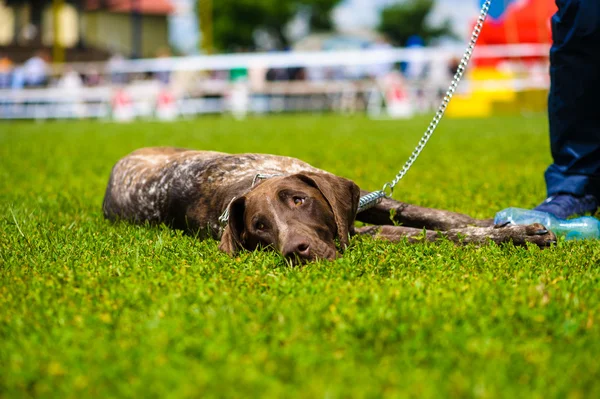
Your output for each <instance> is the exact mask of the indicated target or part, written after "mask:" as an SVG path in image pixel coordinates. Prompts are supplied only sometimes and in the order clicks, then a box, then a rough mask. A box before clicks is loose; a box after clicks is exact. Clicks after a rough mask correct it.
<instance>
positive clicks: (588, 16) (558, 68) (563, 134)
mask: <svg viewBox="0 0 600 399" xmlns="http://www.w3.org/2000/svg"><path fill="white" fill-rule="evenodd" d="M556 5H557V6H558V12H557V13H556V14H555V15H554V16H553V17H552V40H553V43H552V48H551V49H550V93H549V96H548V119H549V125H550V147H551V152H552V158H553V163H552V164H551V165H550V166H549V167H548V169H547V170H546V172H545V180H546V188H547V195H548V198H547V199H546V200H545V201H544V202H543V203H542V204H540V205H539V206H537V207H536V208H535V210H538V211H543V212H548V213H551V214H553V215H555V216H556V217H558V218H562V219H565V218H568V217H570V216H574V215H581V214H585V213H592V214H593V213H594V212H596V210H597V209H598V199H599V198H600V112H598V110H597V107H596V106H597V102H598V101H597V98H596V96H597V93H599V92H600V51H598V43H600V2H599V1H598V0H556Z"/></svg>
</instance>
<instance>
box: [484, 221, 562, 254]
mask: <svg viewBox="0 0 600 399" xmlns="http://www.w3.org/2000/svg"><path fill="white" fill-rule="evenodd" d="M492 240H493V241H495V242H497V243H502V242H512V243H513V244H514V245H525V244H526V243H528V242H530V243H532V244H535V245H537V246H539V247H542V248H543V247H549V246H550V245H552V244H556V235H555V234H554V233H553V232H551V231H550V230H548V229H547V228H545V227H544V226H543V225H541V224H539V223H533V224H529V225H514V224H502V225H496V226H494V232H493V233H492Z"/></svg>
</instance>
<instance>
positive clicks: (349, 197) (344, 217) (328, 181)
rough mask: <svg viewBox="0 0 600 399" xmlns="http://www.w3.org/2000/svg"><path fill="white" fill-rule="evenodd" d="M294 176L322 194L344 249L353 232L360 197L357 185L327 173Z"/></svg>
mask: <svg viewBox="0 0 600 399" xmlns="http://www.w3.org/2000/svg"><path fill="white" fill-rule="evenodd" d="M296 177H298V178H299V179H300V180H302V181H304V182H305V183H307V184H309V185H311V186H313V187H316V188H317V189H318V190H319V191H320V192H321V193H322V194H323V196H324V197H325V199H326V200H327V202H328V203H329V206H330V207H331V210H332V211H333V216H334V217H335V224H336V227H337V235H338V238H339V240H340V243H341V245H342V250H344V249H346V247H347V246H348V244H349V235H350V233H353V232H354V218H355V217H356V210H357V209H358V200H359V197H360V189H359V188H358V186H357V185H356V184H355V183H354V182H353V181H351V180H348V179H344V178H343V177H339V176H335V175H332V174H328V173H300V174H297V175H296Z"/></svg>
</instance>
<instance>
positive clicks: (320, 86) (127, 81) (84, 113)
mask: <svg viewBox="0 0 600 399" xmlns="http://www.w3.org/2000/svg"><path fill="white" fill-rule="evenodd" d="M548 50H549V49H548V47H547V46H545V45H509V46H479V47H477V49H476V51H475V54H474V60H475V62H477V60H478V59H479V60H483V59H490V58H493V59H504V60H506V61H505V62H504V63H503V66H502V67H503V68H513V69H515V70H518V71H519V73H517V74H515V76H516V78H515V79H513V80H511V81H509V82H507V81H506V80H503V81H497V82H495V81H486V82H465V83H464V84H463V85H461V87H463V86H464V87H467V88H469V89H472V88H473V85H474V84H480V85H487V86H488V87H494V86H497V87H499V88H502V89H506V87H507V85H509V86H510V88H511V89H513V90H515V91H518V90H523V89H527V88H531V87H546V86H547V84H548V83H547V79H546V78H544V76H545V75H547V73H546V70H545V68H546V65H547V56H548ZM462 51H463V49H462V48H443V49H442V48H421V49H386V50H364V51H340V52H313V53H300V52H285V53H254V54H231V55H214V56H197V57H182V58H160V59H143V60H119V61H115V60H113V61H110V62H107V63H87V64H68V65H67V64H61V65H53V66H52V74H51V79H50V85H49V86H48V87H46V88H36V89H19V90H11V89H5V90H0V119H50V118H116V119H121V120H130V119H134V118H152V117H158V118H161V119H173V118H176V117H180V116H183V117H185V116H193V115H199V114H207V113H221V112H233V113H234V115H237V116H242V115H244V114H245V113H247V112H250V113H267V112H289V111H311V112H318V111H337V112H360V111H365V110H367V109H370V108H372V105H373V101H374V100H373V99H375V98H380V97H383V98H385V94H384V92H385V90H386V86H387V85H389V84H390V83H389V82H390V80H386V79H385V78H386V76H388V75H389V74H390V71H391V70H392V69H393V67H394V66H397V65H399V64H402V65H403V67H404V78H402V79H401V80H400V81H399V80H397V79H396V80H392V81H393V82H395V84H400V85H401V86H402V87H403V88H404V89H406V90H407V92H408V98H409V100H410V101H413V102H414V103H415V104H417V106H418V108H419V109H420V110H423V111H428V110H429V109H430V108H431V107H432V106H435V105H436V104H437V100H438V97H439V95H440V93H443V92H444V91H445V89H446V87H447V85H448V83H449V80H450V78H451V65H452V63H453V62H454V60H456V59H457V58H459V57H460V56H461V55H462ZM532 60H533V61H532ZM236 70H238V71H242V72H241V74H242V78H241V79H232V76H234V75H235V74H234V71H236ZM292 70H293V71H295V73H296V74H297V75H296V76H294V77H293V79H292V80H281V77H278V76H277V73H278V72H281V71H284V72H285V71H292ZM540 70H541V71H542V75H543V76H542V77H541V78H540ZM78 74H82V75H90V74H94V76H95V78H96V82H95V84H96V85H95V86H93V87H89V86H87V85H86V84H85V82H83V83H82V84H81V82H79V83H80V84H73V83H72V82H73V80H72V79H71V81H70V82H71V83H69V82H68V79H67V78H66V77H68V76H71V77H72V76H74V75H78ZM298 74H300V75H298ZM75 82H77V79H75Z"/></svg>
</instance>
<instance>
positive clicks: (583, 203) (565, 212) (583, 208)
mask: <svg viewBox="0 0 600 399" xmlns="http://www.w3.org/2000/svg"><path fill="white" fill-rule="evenodd" d="M597 209H598V201H597V200H596V197H594V196H593V195H584V196H583V197H576V196H574V195H572V194H556V195H552V196H550V197H548V198H546V200H545V201H544V202H542V203H541V204H540V205H538V206H537V207H535V208H534V210H535V211H540V212H547V213H551V214H552V215H554V216H556V217H557V218H559V219H567V218H569V217H571V216H580V215H584V214H586V213H589V214H592V215H593V214H594V213H596V210H597Z"/></svg>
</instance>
